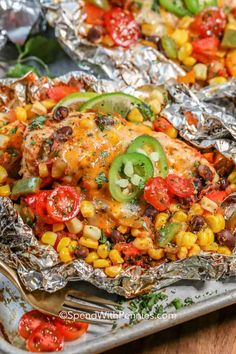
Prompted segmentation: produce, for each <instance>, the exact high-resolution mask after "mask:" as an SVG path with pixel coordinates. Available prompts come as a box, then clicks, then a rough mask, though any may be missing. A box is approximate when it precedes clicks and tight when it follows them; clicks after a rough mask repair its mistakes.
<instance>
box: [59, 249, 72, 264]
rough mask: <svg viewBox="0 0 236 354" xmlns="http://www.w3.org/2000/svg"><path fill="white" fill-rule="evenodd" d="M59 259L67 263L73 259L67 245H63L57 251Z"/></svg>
mask: <svg viewBox="0 0 236 354" xmlns="http://www.w3.org/2000/svg"><path fill="white" fill-rule="evenodd" d="M59 257H60V260H61V261H62V262H64V263H68V262H71V261H73V257H72V256H71V253H70V250H69V248H68V247H64V248H62V249H61V250H60V252H59Z"/></svg>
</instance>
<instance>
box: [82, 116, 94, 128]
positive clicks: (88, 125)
mask: <svg viewBox="0 0 236 354" xmlns="http://www.w3.org/2000/svg"><path fill="white" fill-rule="evenodd" d="M80 127H81V128H85V129H92V128H93V127H94V122H93V121H92V120H90V119H88V118H84V119H81V121H80Z"/></svg>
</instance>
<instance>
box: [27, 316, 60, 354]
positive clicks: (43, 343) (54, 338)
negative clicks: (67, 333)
mask: <svg viewBox="0 0 236 354" xmlns="http://www.w3.org/2000/svg"><path fill="white" fill-rule="evenodd" d="M63 347H64V338H63V336H62V334H61V333H60V332H59V331H58V330H57V328H56V327H55V326H54V325H52V324H50V323H48V324H47V323H45V324H41V325H40V326H39V327H38V328H36V329H35V330H34V332H33V333H32V334H31V335H30V336H29V338H28V339H27V342H26V348H27V349H28V350H29V351H30V352H34V353H36V352H37V353H39V352H58V351H60V350H62V349H63Z"/></svg>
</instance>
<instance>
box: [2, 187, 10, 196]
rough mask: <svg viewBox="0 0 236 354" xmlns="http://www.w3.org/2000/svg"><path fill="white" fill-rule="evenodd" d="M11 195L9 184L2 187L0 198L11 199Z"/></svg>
mask: <svg viewBox="0 0 236 354" xmlns="http://www.w3.org/2000/svg"><path fill="white" fill-rule="evenodd" d="M10 194H11V189H10V186H9V184H5V186H0V197H9V195H10Z"/></svg>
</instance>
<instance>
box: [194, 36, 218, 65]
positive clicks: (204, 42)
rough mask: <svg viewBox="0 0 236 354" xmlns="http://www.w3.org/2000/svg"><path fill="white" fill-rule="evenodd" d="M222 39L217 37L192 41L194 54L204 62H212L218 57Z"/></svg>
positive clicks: (198, 59)
mask: <svg viewBox="0 0 236 354" xmlns="http://www.w3.org/2000/svg"><path fill="white" fill-rule="evenodd" d="M219 45H220V41H219V39H217V38H215V37H208V38H202V39H197V40H195V41H193V42H192V47H193V52H192V56H193V57H194V58H195V59H196V60H197V61H199V62H201V63H203V64H210V63H211V61H212V60H214V58H215V57H216V53H217V50H218V48H219Z"/></svg>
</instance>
